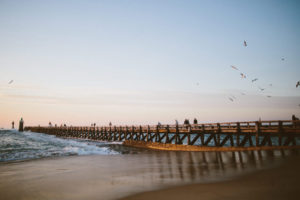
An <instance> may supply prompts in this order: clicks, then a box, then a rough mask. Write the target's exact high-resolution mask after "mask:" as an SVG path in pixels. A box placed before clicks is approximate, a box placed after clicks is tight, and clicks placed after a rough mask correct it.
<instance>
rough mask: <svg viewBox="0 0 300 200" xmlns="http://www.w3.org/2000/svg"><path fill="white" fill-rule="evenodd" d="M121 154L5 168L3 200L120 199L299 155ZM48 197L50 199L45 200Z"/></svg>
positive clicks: (1, 172)
mask: <svg viewBox="0 0 300 200" xmlns="http://www.w3.org/2000/svg"><path fill="white" fill-rule="evenodd" d="M110 148H112V149H114V150H116V151H119V152H121V153H122V152H123V153H125V154H120V155H95V156H74V157H68V158H57V159H44V160H36V161H26V162H19V163H2V164H0V193H1V195H2V196H3V198H4V199H41V198H43V199H117V198H121V197H124V196H127V195H130V194H134V193H138V192H143V191H147V190H154V189H159V188H163V187H167V186H172V185H179V184H189V183H196V182H211V181H220V180H223V179H229V178H232V177H233V176H236V175H239V174H242V173H245V172H250V171H253V170H256V169H261V168H267V167H271V166H273V165H274V164H279V163H280V162H281V161H283V160H284V159H283V158H285V157H288V156H289V155H291V154H297V151H292V150H278V151H243V152H165V151H163V152H161V151H150V150H139V149H134V148H128V147H122V146H121V145H112V146H111V147H110ZM45 197H46V198H45Z"/></svg>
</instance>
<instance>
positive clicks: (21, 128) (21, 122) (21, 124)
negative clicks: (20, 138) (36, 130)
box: [19, 118, 24, 132]
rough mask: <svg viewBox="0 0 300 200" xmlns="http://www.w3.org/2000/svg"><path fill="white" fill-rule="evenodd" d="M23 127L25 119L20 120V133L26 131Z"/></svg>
mask: <svg viewBox="0 0 300 200" xmlns="http://www.w3.org/2000/svg"><path fill="white" fill-rule="evenodd" d="M23 126H24V121H23V118H21V120H20V122H19V131H20V132H23V131H24V129H23Z"/></svg>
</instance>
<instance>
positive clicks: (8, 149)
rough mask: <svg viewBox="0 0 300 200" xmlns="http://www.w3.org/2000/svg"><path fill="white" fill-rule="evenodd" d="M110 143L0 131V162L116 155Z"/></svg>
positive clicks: (15, 131)
mask: <svg viewBox="0 0 300 200" xmlns="http://www.w3.org/2000/svg"><path fill="white" fill-rule="evenodd" d="M111 144H115V143H111V142H100V141H99V142H95V141H88V140H78V139H63V138H58V137H56V136H53V135H47V134H42V133H34V132H19V131H17V130H0V162H3V161H4V162H5V161H20V160H30V159H39V158H45V157H57V156H73V155H95V154H99V155H110V154H118V152H117V151H115V150H113V149H111V148H110V145H111Z"/></svg>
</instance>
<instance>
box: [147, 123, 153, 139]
mask: <svg viewBox="0 0 300 200" xmlns="http://www.w3.org/2000/svg"><path fill="white" fill-rule="evenodd" d="M149 134H150V126H149V125H148V127H147V138H146V142H148V141H149ZM151 142H152V141H151Z"/></svg>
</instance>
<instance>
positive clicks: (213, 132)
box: [25, 120, 300, 151]
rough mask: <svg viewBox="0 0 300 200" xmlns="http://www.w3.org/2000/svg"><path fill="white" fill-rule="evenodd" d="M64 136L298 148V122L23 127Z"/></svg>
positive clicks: (218, 147) (213, 147)
mask: <svg viewBox="0 0 300 200" xmlns="http://www.w3.org/2000/svg"><path fill="white" fill-rule="evenodd" d="M25 130H26V131H32V132H38V133H45V134H50V135H56V136H58V137H66V138H84V139H91V140H102V141H119V142H123V144H124V145H128V146H136V147H145V148H153V149H160V150H178V151H235V150H237V151H241V150H260V149H266V150H268V149H286V148H300V121H299V120H282V121H248V122H228V123H206V124H192V125H156V126H102V127H25Z"/></svg>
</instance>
